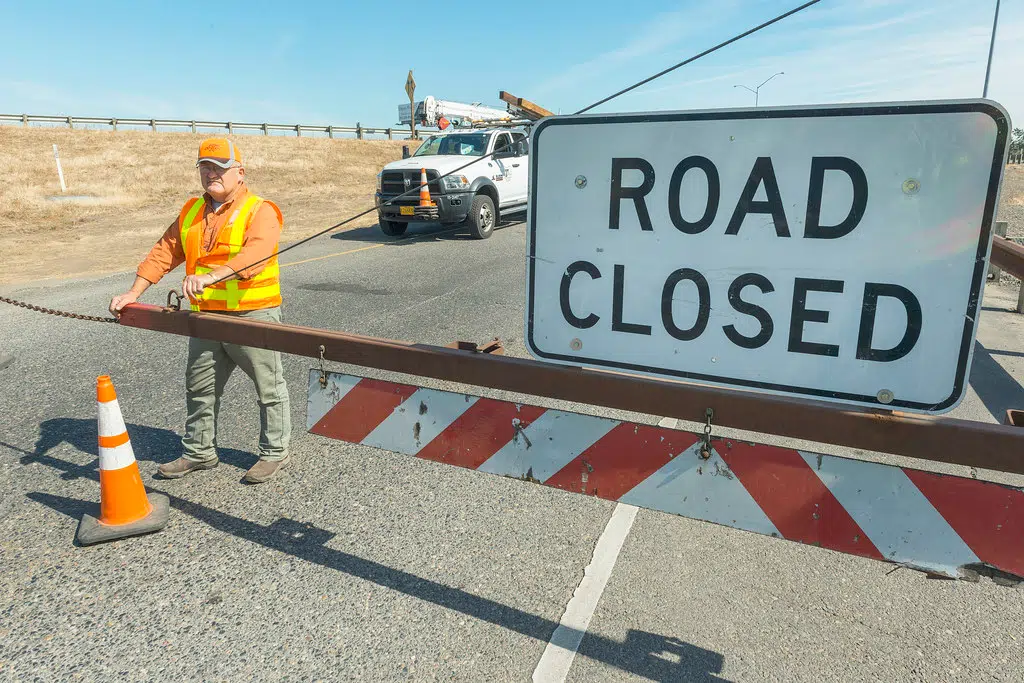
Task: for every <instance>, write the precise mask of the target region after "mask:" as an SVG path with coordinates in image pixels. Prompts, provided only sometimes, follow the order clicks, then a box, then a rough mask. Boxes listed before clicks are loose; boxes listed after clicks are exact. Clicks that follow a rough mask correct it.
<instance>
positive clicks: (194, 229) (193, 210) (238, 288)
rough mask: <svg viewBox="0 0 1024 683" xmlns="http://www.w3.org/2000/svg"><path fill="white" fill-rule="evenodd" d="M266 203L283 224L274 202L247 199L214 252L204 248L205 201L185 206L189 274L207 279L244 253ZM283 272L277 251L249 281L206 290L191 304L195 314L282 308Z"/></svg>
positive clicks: (183, 223)
mask: <svg viewBox="0 0 1024 683" xmlns="http://www.w3.org/2000/svg"><path fill="white" fill-rule="evenodd" d="M264 201H266V202H267V203H268V204H270V205H271V206H272V207H274V210H275V211H277V216H278V219H279V220H281V221H282V225H283V218H282V216H281V210H280V209H279V208H277V205H275V204H274V203H273V202H271V201H269V200H264V199H263V198H261V197H257V196H256V195H249V196H248V197H246V199H245V202H244V203H243V204H242V206H241V207H240V208H238V209H236V210H235V212H234V214H233V215H232V217H231V219H230V220H229V221H228V222H227V223H225V224H224V226H223V227H222V228H221V229H220V232H219V233H218V234H217V239H216V241H215V242H214V244H213V248H212V249H211V250H210V251H206V250H205V249H204V248H203V234H202V233H203V229H202V223H203V205H204V204H205V203H206V202H205V200H204V199H203V197H193V198H191V199H189V200H188V201H187V202H185V206H184V207H182V209H181V213H180V214H179V215H178V228H179V229H180V231H181V244H182V248H183V249H184V251H185V273H186V274H187V275H205V274H206V273H209V272H210V271H212V270H213V269H214V268H217V267H218V266H223V265H225V264H226V263H227V262H228V261H230V260H231V259H233V258H234V257H235V256H237V255H238V252H240V251H241V250H242V243H243V241H244V239H245V231H246V228H248V226H249V221H250V219H251V218H252V217H253V216H254V215H255V214H256V211H257V209H259V207H260V205H261V204H262V203H263V202H264ZM279 273H280V268H279V266H278V263H277V247H275V248H274V255H273V256H272V257H271V258H270V259H269V260H268V261H267V262H266V266H265V267H264V268H263V270H261V271H260V272H259V273H258V274H257V275H255V276H254V277H252V278H251V279H249V280H239V279H237V278H236V279H231V280H227V281H225V282H218V283H217V284H215V285H211V286H209V287H205V288H204V289H203V292H202V294H200V295H199V299H198V303H197V302H194V301H190V302H189V303H190V306H191V308H192V310H193V311H254V310H258V309H261V308H272V307H274V306H280V305H281V283H280V276H279Z"/></svg>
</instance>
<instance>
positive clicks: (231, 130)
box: [228, 121, 235, 135]
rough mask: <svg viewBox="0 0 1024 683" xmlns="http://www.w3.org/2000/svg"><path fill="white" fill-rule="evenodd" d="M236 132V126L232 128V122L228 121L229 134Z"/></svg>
mask: <svg viewBox="0 0 1024 683" xmlns="http://www.w3.org/2000/svg"><path fill="white" fill-rule="evenodd" d="M234 132H235V131H234V128H232V126H231V122H230V121H228V135H232V134H234Z"/></svg>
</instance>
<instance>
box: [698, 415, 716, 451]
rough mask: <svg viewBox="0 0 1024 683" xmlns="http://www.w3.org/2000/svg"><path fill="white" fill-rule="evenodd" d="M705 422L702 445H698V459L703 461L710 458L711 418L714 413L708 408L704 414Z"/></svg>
mask: <svg viewBox="0 0 1024 683" xmlns="http://www.w3.org/2000/svg"><path fill="white" fill-rule="evenodd" d="M704 415H705V417H706V418H707V421H706V422H705V423H704V437H703V439H702V441H703V443H701V445H700V457H701V459H703V460H707V459H708V458H710V457H711V418H712V417H714V416H715V411H714V410H712V409H711V408H708V409H707V410H706V411H705V412H704Z"/></svg>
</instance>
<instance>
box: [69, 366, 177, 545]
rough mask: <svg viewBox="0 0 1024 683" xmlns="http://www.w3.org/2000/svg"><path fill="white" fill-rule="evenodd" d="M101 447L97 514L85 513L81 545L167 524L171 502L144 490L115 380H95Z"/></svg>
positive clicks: (158, 494) (106, 377) (103, 376)
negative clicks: (98, 509)
mask: <svg viewBox="0 0 1024 683" xmlns="http://www.w3.org/2000/svg"><path fill="white" fill-rule="evenodd" d="M96 404H97V409H98V413H99V416H98V419H99V447H100V516H99V519H96V518H95V517H93V516H92V515H84V516H83V517H82V521H81V523H79V525H78V534H77V536H76V538H77V539H78V542H79V543H81V544H82V545H90V544H92V543H99V542H101V541H112V540H114V539H117V538H124V537H125V536H138V535H139V534H145V533H149V532H152V531H159V530H160V529H162V528H164V527H165V526H166V525H167V519H168V514H169V509H170V501H169V500H168V498H167V496H165V495H163V494H162V493H150V494H147V493H146V488H145V487H144V486H143V485H142V476H141V475H140V474H139V465H138V463H136V462H135V451H133V450H132V443H131V440H130V439H129V438H128V430H127V429H126V428H125V425H124V419H123V418H122V417H121V407H120V406H119V405H118V403H117V393H116V392H115V391H114V383H113V382H111V381H110V377H109V376H107V375H101V376H100V377H98V378H97V379H96Z"/></svg>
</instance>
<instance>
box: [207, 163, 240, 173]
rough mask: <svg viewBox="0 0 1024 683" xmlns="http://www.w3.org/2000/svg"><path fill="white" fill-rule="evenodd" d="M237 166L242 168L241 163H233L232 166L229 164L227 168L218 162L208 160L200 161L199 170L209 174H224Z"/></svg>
mask: <svg viewBox="0 0 1024 683" xmlns="http://www.w3.org/2000/svg"><path fill="white" fill-rule="evenodd" d="M236 168H241V165H240V164H232V165H231V166H228V167H227V168H221V167H220V166H218V165H217V164H212V163H210V162H208V161H202V162H200V163H199V172H200V173H205V174H207V175H224V174H225V173H227V172H228V171H231V170H233V169H236Z"/></svg>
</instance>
